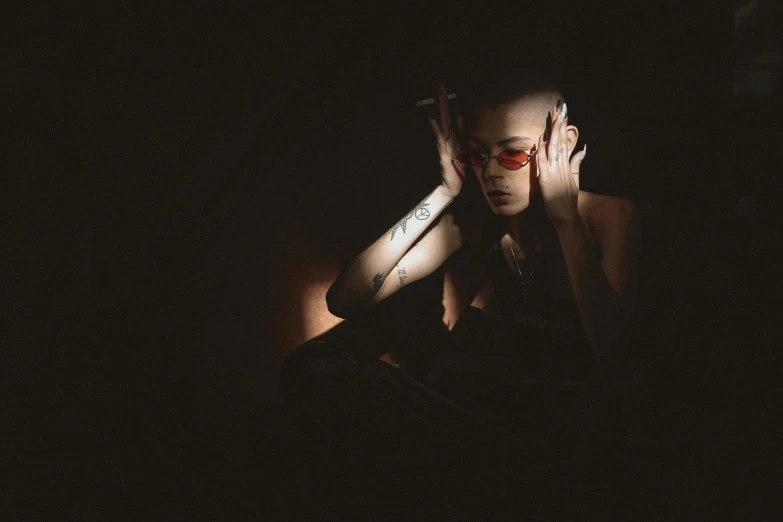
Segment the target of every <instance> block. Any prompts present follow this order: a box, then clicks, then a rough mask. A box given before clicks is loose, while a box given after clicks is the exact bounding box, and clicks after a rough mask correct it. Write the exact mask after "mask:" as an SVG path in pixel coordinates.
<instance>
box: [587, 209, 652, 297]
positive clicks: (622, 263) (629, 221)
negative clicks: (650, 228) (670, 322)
mask: <svg viewBox="0 0 783 522" xmlns="http://www.w3.org/2000/svg"><path fill="white" fill-rule="evenodd" d="M591 221H592V222H593V227H592V228H593V233H594V239H595V241H596V243H598V245H599V247H600V253H601V268H602V269H603V272H604V274H605V275H606V278H607V280H608V282H609V285H610V286H611V287H612V289H613V290H614V291H615V292H616V293H617V295H618V296H619V297H620V300H621V302H622V304H623V307H624V308H626V310H628V311H630V310H632V309H633V307H634V306H635V303H636V298H637V294H638V285H639V281H638V272H639V255H640V236H641V234H640V222H639V212H638V211H637V209H636V207H635V206H634V204H633V203H632V202H631V201H629V200H627V199H623V198H614V197H613V198H610V199H609V200H607V201H606V202H604V203H602V204H601V205H600V206H599V207H598V208H596V209H595V212H594V215H593V216H592V219H591Z"/></svg>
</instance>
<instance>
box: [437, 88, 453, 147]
mask: <svg viewBox="0 0 783 522" xmlns="http://www.w3.org/2000/svg"><path fill="white" fill-rule="evenodd" d="M438 101H439V107H440V128H441V131H443V134H444V135H445V136H449V135H450V131H451V115H450V114H449V93H448V91H447V90H446V88H445V87H444V86H443V85H441V86H440V93H439V100H438Z"/></svg>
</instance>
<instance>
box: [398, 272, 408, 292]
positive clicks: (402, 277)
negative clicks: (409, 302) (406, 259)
mask: <svg viewBox="0 0 783 522" xmlns="http://www.w3.org/2000/svg"><path fill="white" fill-rule="evenodd" d="M397 275H398V276H399V278H400V284H398V285H397V288H402V287H403V285H405V280H406V279H407V278H408V273H407V272H406V271H405V269H404V268H402V267H400V268H398V269H397Z"/></svg>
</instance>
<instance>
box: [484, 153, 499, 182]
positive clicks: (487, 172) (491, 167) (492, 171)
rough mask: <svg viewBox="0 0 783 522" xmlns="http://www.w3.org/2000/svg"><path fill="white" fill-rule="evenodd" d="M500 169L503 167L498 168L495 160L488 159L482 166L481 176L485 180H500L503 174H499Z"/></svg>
mask: <svg viewBox="0 0 783 522" xmlns="http://www.w3.org/2000/svg"><path fill="white" fill-rule="evenodd" d="M502 168H503V167H501V166H500V164H499V163H498V162H497V160H495V159H494V158H493V159H490V160H489V161H487V162H486V163H485V164H484V171H483V173H482V175H483V176H484V179H486V180H490V179H496V178H501V177H503V173H502V172H500V170H501V169H502Z"/></svg>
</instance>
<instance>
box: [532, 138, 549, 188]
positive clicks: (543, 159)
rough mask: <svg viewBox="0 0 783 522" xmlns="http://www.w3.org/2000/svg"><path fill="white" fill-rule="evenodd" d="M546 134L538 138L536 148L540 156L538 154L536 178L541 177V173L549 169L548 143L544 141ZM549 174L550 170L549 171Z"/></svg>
mask: <svg viewBox="0 0 783 522" xmlns="http://www.w3.org/2000/svg"><path fill="white" fill-rule="evenodd" d="M544 134H546V133H542V134H541V135H540V136H539V137H538V145H537V146H536V150H538V154H536V156H535V157H536V158H537V159H536V177H540V176H541V172H542V171H543V170H545V169H548V168H549V164H548V161H549V158H548V157H547V153H548V151H547V150H546V146H547V144H546V142H545V141H544ZM547 172H548V170H547Z"/></svg>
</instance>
